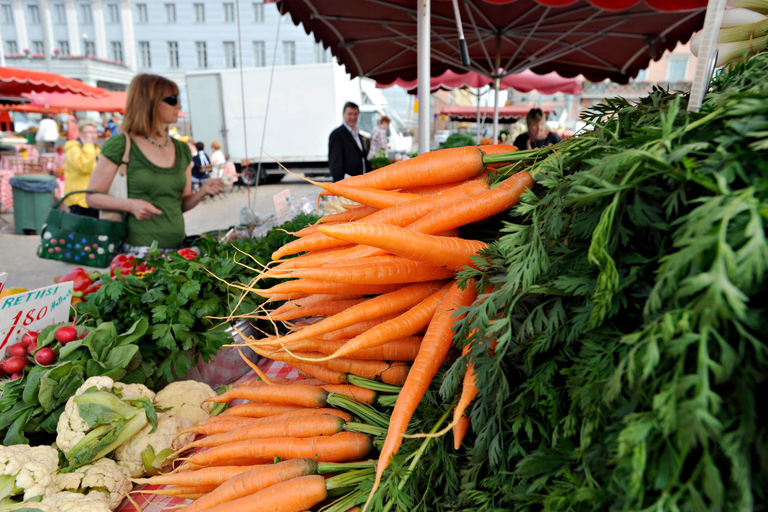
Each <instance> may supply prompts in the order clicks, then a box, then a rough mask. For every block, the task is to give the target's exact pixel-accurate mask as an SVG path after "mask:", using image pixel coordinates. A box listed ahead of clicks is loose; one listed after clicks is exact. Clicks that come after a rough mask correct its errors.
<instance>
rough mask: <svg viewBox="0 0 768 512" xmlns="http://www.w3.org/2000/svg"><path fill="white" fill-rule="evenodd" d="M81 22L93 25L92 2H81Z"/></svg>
mask: <svg viewBox="0 0 768 512" xmlns="http://www.w3.org/2000/svg"><path fill="white" fill-rule="evenodd" d="M80 23H82V24H83V25H93V13H92V12H91V4H80Z"/></svg>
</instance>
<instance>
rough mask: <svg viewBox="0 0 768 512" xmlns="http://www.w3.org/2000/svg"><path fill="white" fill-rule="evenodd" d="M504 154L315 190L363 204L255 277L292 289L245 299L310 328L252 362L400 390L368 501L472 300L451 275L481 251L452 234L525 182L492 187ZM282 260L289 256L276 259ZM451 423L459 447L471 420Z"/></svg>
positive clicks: (305, 237)
mask: <svg viewBox="0 0 768 512" xmlns="http://www.w3.org/2000/svg"><path fill="white" fill-rule="evenodd" d="M509 151H514V147H510V146H507V147H504V146H501V145H497V146H491V147H481V148H478V147H465V148H456V149H448V150H442V151H436V152H433V153H428V154H425V155H422V156H420V157H416V158H414V159H411V160H407V161H404V162H398V163H396V164H393V165H390V166H388V167H385V168H382V169H378V170H376V171H374V172H372V173H369V174H365V175H361V176H354V177H351V178H347V179H345V180H343V181H340V182H338V183H332V184H331V183H318V185H319V186H321V187H322V188H323V189H324V194H326V195H339V196H343V197H345V198H348V199H352V200H354V201H357V202H359V203H361V206H359V207H355V208H351V209H349V210H347V211H345V212H342V213H339V214H334V215H328V216H326V217H324V218H322V219H321V220H320V221H319V222H318V224H317V225H316V226H312V227H310V228H307V229H304V230H302V231H301V232H299V233H297V236H299V238H298V239H297V240H295V241H293V242H290V243H288V244H286V245H285V246H283V247H282V248H280V249H279V250H278V251H276V252H275V253H274V254H273V256H272V257H273V260H274V262H273V263H274V264H272V265H270V266H269V268H268V269H267V270H265V271H264V273H263V276H264V277H273V278H283V279H290V280H288V281H285V282H283V283H281V284H278V285H276V286H274V287H272V288H269V289H265V290H253V291H254V292H256V293H258V294H259V295H261V296H263V297H266V298H267V299H268V301H286V302H285V303H284V304H283V305H282V306H280V307H279V308H277V309H275V310H273V311H271V312H270V313H269V314H268V317H269V318H270V319H272V320H273V321H275V322H277V321H282V322H290V321H292V320H296V319H299V318H305V317H312V318H313V319H315V321H312V322H310V323H306V324H301V325H298V324H289V327H291V331H290V332H289V333H288V334H286V335H284V336H274V337H268V338H266V339H262V340H254V339H251V340H249V342H248V345H249V346H250V347H251V348H252V349H253V350H255V351H256V352H257V353H259V354H261V355H263V356H266V357H270V358H272V359H276V360H281V361H285V362H287V363H289V364H291V365H293V366H294V367H296V368H297V369H299V370H300V371H301V372H303V373H304V374H305V375H306V376H310V377H314V378H317V379H320V380H321V381H323V382H327V383H332V384H344V383H348V382H350V381H351V380H352V381H354V377H355V376H362V377H365V378H368V379H374V380H380V381H382V382H386V383H391V384H396V385H401V386H403V389H402V391H401V392H400V393H399V395H398V398H397V402H396V404H395V406H394V410H393V411H392V415H391V418H390V420H389V425H388V431H387V435H386V438H385V441H384V444H383V446H382V448H381V450H380V455H379V461H378V464H377V467H376V473H375V481H374V487H373V490H372V491H371V494H370V496H373V493H374V492H375V491H376V488H377V487H378V485H379V483H380V481H381V478H382V474H383V472H384V470H385V469H386V468H387V466H388V464H389V461H390V457H391V456H393V455H394V454H395V453H396V452H397V450H398V448H399V446H400V444H401V443H402V438H403V435H404V434H405V432H406V429H407V427H408V423H409V422H410V419H411V417H412V415H413V413H414V411H415V410H416V408H417V406H418V404H419V402H420V401H421V399H422V397H423V396H424V394H425V392H426V390H427V388H428V387H429V385H430V383H431V381H432V379H433V378H434V376H435V374H436V373H437V371H438V369H439V367H440V366H441V364H442V363H443V361H444V360H445V358H446V356H447V354H448V351H449V349H450V347H451V342H452V340H453V335H454V327H455V325H456V322H457V319H458V318H457V316H458V315H459V314H460V313H461V310H462V308H464V307H466V306H469V305H470V304H471V303H472V301H473V300H474V299H475V296H476V290H475V289H474V284H473V283H472V282H465V283H463V284H462V286H459V284H458V283H457V282H456V281H455V280H454V278H455V275H456V272H457V271H458V270H460V269H461V268H462V267H465V266H467V265H470V266H472V265H474V264H475V263H476V261H477V260H474V258H476V257H477V253H478V251H479V250H481V249H483V248H484V247H486V244H485V243H483V242H481V241H478V240H467V239H464V238H461V237H460V236H459V231H458V229H459V228H461V227H462V226H465V225H467V224H470V223H473V222H478V221H481V220H484V219H487V218H489V217H491V216H494V215H496V214H499V213H502V212H504V211H506V210H508V209H509V208H511V207H512V206H514V205H515V204H516V203H517V202H518V201H519V197H520V195H521V194H522V193H523V192H524V191H525V190H526V189H528V188H530V187H531V186H532V185H533V180H532V178H531V176H530V175H529V174H528V173H527V172H520V173H517V174H515V175H513V176H511V177H510V178H508V179H506V180H505V181H503V182H501V183H500V184H498V185H497V186H495V187H493V188H491V187H489V176H488V173H487V170H486V166H485V164H484V157H485V155H486V154H490V153H503V152H509ZM493 160H494V161H499V158H498V157H497V158H495V159H493ZM289 255H296V256H295V257H293V258H290V259H287V260H284V261H280V260H282V259H283V258H284V257H286V256H289ZM409 363H410V364H409ZM467 374H468V375H467V378H466V380H465V383H466V386H467V396H466V397H464V399H463V401H462V402H461V403H462V408H461V410H462V412H463V411H464V410H466V407H467V405H468V402H470V401H471V397H472V393H473V392H474V391H473V390H471V389H470V388H471V387H472V384H473V379H472V374H473V373H472V369H471V367H470V368H468V372H467ZM451 426H452V427H454V429H455V430H454V435H455V436H457V439H456V442H457V446H458V444H460V442H461V441H460V437H462V436H463V433H464V432H466V429H467V427H468V421H467V420H466V419H465V418H463V417H462V414H461V413H459V414H458V416H457V418H456V419H455V420H454V422H452V424H451ZM369 501H370V499H369Z"/></svg>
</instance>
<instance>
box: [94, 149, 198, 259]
mask: <svg viewBox="0 0 768 512" xmlns="http://www.w3.org/2000/svg"><path fill="white" fill-rule="evenodd" d="M170 140H171V141H173V145H174V147H175V148H176V161H175V163H174V164H173V166H172V167H158V166H157V165H155V164H153V163H152V162H150V161H149V160H148V159H147V157H146V156H144V153H142V152H141V149H139V146H138V145H136V143H135V142H132V143H131V152H130V155H129V160H128V197H129V198H130V199H145V200H146V201H149V202H150V203H152V204H153V205H154V206H155V207H157V208H158V209H159V210H161V211H162V212H163V213H162V214H161V215H157V216H156V217H153V218H151V219H148V220H138V219H137V218H136V217H134V216H133V215H128V236H126V238H125V243H127V244H130V245H136V246H147V245H151V244H152V242H153V241H155V240H157V246H158V247H159V248H161V249H172V248H175V247H178V246H180V245H181V243H182V242H183V241H184V238H185V237H186V231H185V229H184V217H183V215H182V212H181V195H182V194H183V193H184V187H185V186H186V184H187V174H186V169H187V166H189V163H190V162H191V161H192V152H191V151H190V150H189V146H187V144H186V143H185V142H181V141H179V140H176V139H174V138H171V139H170ZM124 151H125V135H116V136H114V137H112V138H111V139H109V140H108V141H107V142H105V143H104V147H103V148H102V149H101V155H102V156H104V157H106V158H107V159H109V161H111V162H112V163H114V164H116V165H120V160H121V159H122V158H123V152H124Z"/></svg>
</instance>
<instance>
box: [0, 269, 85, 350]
mask: <svg viewBox="0 0 768 512" xmlns="http://www.w3.org/2000/svg"><path fill="white" fill-rule="evenodd" d="M72 285H73V283H72V281H67V282H65V283H61V284H55V285H53V286H48V287H46V288H40V289H38V290H32V291H30V292H24V293H19V294H18V295H9V296H7V297H3V298H1V299H0V358H3V357H4V356H5V350H6V348H7V347H8V345H13V344H14V343H16V342H18V341H20V340H21V337H22V336H23V335H24V333H25V332H27V330H30V331H39V330H40V329H42V328H43V327H46V326H48V325H53V324H57V323H61V322H65V321H67V319H68V318H69V305H70V303H71V302H72Z"/></svg>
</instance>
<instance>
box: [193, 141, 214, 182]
mask: <svg viewBox="0 0 768 512" xmlns="http://www.w3.org/2000/svg"><path fill="white" fill-rule="evenodd" d="M195 150H196V151H197V153H196V154H195V155H194V156H193V157H192V188H195V185H197V186H200V185H202V184H203V183H205V181H206V180H207V179H208V178H209V177H210V174H211V172H210V171H203V170H202V168H203V167H207V166H208V165H210V164H211V160H210V159H209V158H208V155H206V154H205V151H204V150H205V144H203V143H202V142H196V143H195Z"/></svg>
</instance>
